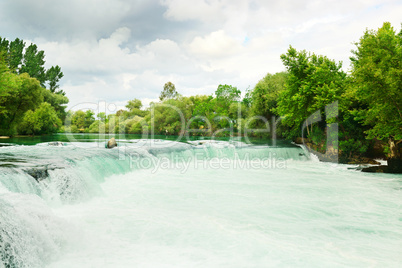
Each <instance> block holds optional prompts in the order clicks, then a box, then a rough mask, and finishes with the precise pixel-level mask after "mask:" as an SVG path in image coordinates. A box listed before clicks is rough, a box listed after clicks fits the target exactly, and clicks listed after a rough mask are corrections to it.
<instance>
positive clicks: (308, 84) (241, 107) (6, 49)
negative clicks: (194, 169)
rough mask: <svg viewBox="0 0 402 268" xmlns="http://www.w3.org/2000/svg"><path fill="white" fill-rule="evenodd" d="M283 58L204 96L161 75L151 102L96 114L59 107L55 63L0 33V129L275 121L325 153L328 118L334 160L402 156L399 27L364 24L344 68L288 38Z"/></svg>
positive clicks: (243, 131) (228, 128) (62, 99)
mask: <svg viewBox="0 0 402 268" xmlns="http://www.w3.org/2000/svg"><path fill="white" fill-rule="evenodd" d="M280 58H281V60H282V62H283V65H284V67H285V69H286V71H284V72H279V73H275V74H270V73H268V74H267V75H266V76H265V77H263V78H262V79H261V80H260V81H258V83H257V84H256V85H255V87H254V88H253V89H250V90H246V91H245V92H243V94H242V92H241V91H240V90H239V89H238V88H237V87H236V86H233V85H227V84H221V85H219V86H217V89H216V91H215V93H214V94H211V95H196V96H182V95H181V94H180V90H177V89H176V87H175V85H174V84H173V83H172V82H167V83H166V84H165V85H164V86H163V90H162V91H161V94H160V97H159V100H160V101H159V102H154V103H151V104H150V107H147V108H144V107H143V105H142V103H141V101H140V100H139V99H133V100H130V101H128V103H127V105H126V107H125V108H126V109H122V110H119V111H117V112H116V113H115V114H105V113H97V114H95V112H94V111H91V110H86V111H81V110H78V111H66V104H67V103H68V98H67V97H66V96H65V93H64V91H63V90H60V89H59V80H60V79H61V78H62V77H63V73H62V72H61V68H60V67H59V66H57V65H56V66H55V67H51V68H50V69H48V70H45V68H44V52H43V51H38V49H37V47H36V45H34V44H31V45H29V46H28V47H26V48H25V43H24V42H23V41H22V40H19V39H16V40H15V41H12V42H9V41H7V40H6V39H0V90H1V91H0V135H8V136H10V135H17V134H25V135H38V134H51V133H56V132H67V133H80V132H81V133H116V134H119V133H120V134H124V133H125V134H148V133H154V134H163V135H191V136H209V137H211V136H213V137H221V136H245V135H248V136H254V137H261V138H270V137H272V131H273V130H274V129H275V131H276V136H277V137H278V138H281V139H288V140H294V141H297V140H298V139H300V137H301V136H302V135H303V137H304V138H305V141H306V142H307V143H308V144H309V146H312V147H313V148H314V149H315V150H317V151H319V152H325V151H326V150H327V149H329V148H327V147H328V144H326V143H325V140H326V139H327V136H328V135H330V133H329V131H328V129H329V128H328V126H329V125H331V124H334V123H337V124H338V126H339V142H338V143H334V144H332V145H331V147H332V148H331V149H333V150H335V151H336V152H337V153H339V157H340V158H339V160H340V162H343V163H353V162H362V161H363V159H364V158H375V157H381V156H386V157H388V159H399V160H397V161H399V162H398V163H402V162H400V161H401V158H402V30H401V31H399V33H398V32H396V31H395V29H394V28H393V27H392V26H391V24H390V23H388V22H386V23H384V24H383V26H382V27H381V28H379V29H378V30H369V29H367V30H366V31H365V32H364V34H363V36H362V37H361V38H360V39H359V40H358V41H357V42H356V43H355V49H354V50H353V51H352V52H351V56H350V60H351V66H350V70H349V71H348V72H345V71H344V70H343V69H342V62H336V61H335V60H332V59H329V58H327V57H326V56H324V55H316V54H314V53H311V52H308V51H305V50H297V49H296V48H294V47H292V46H290V47H289V48H288V50H287V51H286V53H284V54H282V55H281V56H280ZM334 103H335V104H336V105H337V107H338V109H337V112H336V114H332V115H331V114H329V113H328V107H329V105H331V104H334ZM312 115H313V116H312ZM307 118H309V120H310V121H306V119H307ZM63 123H64V124H63ZM277 123H278V124H277ZM302 130H303V133H302ZM304 130H305V131H304ZM401 166H402V165H401Z"/></svg>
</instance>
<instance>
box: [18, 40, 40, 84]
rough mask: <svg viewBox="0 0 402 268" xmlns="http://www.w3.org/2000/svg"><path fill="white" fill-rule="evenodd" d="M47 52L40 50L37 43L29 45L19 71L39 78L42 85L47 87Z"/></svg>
mask: <svg viewBox="0 0 402 268" xmlns="http://www.w3.org/2000/svg"><path fill="white" fill-rule="evenodd" d="M44 64H45V53H44V51H43V50H40V51H38V47H37V46H36V45H35V44H31V45H29V46H28V47H27V48H26V50H25V54H24V60H23V63H22V66H21V68H20V70H19V73H20V74H22V73H27V74H29V75H30V76H31V77H34V78H36V79H38V81H39V83H40V85H41V87H45V82H46V72H45V67H44Z"/></svg>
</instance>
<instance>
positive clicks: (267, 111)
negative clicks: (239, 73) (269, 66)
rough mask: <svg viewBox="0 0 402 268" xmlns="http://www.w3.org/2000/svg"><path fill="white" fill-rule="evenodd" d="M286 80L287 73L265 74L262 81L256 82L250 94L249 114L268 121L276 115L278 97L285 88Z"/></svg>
mask: <svg viewBox="0 0 402 268" xmlns="http://www.w3.org/2000/svg"><path fill="white" fill-rule="evenodd" d="M287 78H288V73H287V72H280V73H276V74H269V73H268V74H267V75H266V76H265V77H264V78H263V79H261V80H260V81H258V83H257V84H256V85H255V87H254V89H253V91H252V92H251V103H252V106H251V113H252V115H259V116H263V117H265V118H267V119H268V120H269V119H270V118H271V117H272V116H273V115H276V116H277V115H278V114H277V113H276V110H275V109H276V108H277V105H278V104H277V103H278V98H279V95H280V94H281V93H282V91H283V90H284V88H285V84H286V81H287Z"/></svg>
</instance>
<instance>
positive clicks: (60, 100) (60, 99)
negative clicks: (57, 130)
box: [43, 89, 69, 121]
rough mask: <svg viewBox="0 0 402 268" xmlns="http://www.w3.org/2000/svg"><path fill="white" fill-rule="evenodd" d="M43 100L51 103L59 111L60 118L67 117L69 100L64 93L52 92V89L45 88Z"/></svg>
mask: <svg viewBox="0 0 402 268" xmlns="http://www.w3.org/2000/svg"><path fill="white" fill-rule="evenodd" d="M43 100H44V101H45V102H47V103H50V105H52V107H53V108H54V110H55V111H56V113H57V116H58V117H59V118H60V120H62V121H64V120H65V119H66V115H67V112H66V108H67V106H66V105H67V103H68V102H69V100H68V98H67V97H66V96H64V95H62V94H57V93H52V92H51V91H50V90H46V89H44V90H43Z"/></svg>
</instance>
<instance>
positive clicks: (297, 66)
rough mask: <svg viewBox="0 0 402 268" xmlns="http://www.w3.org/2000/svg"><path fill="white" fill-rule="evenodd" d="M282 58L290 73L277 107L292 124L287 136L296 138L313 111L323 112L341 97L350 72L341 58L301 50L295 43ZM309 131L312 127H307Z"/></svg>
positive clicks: (286, 120)
mask: <svg viewBox="0 0 402 268" xmlns="http://www.w3.org/2000/svg"><path fill="white" fill-rule="evenodd" d="M281 59H282V62H283V64H284V65H285V66H286V69H287V71H288V73H289V76H288V80H287V83H286V85H285V89H284V90H283V91H282V93H281V94H280V97H279V101H278V108H277V110H276V111H277V113H278V114H279V115H281V116H285V118H284V120H283V123H284V124H285V125H287V126H289V127H291V130H290V131H289V132H288V133H286V136H287V137H288V138H294V137H296V136H298V135H300V126H301V124H302V123H303V122H304V121H305V120H306V119H307V118H308V117H309V116H310V115H312V114H313V113H314V112H316V111H318V110H321V112H323V111H324V108H325V106H326V105H328V104H330V103H332V102H334V101H336V100H339V99H340V96H341V94H342V93H343V92H344V90H345V81H346V73H345V72H343V71H342V70H341V67H342V63H341V62H339V63H336V62H335V61H334V60H330V59H328V58H327V57H325V56H320V55H319V56H317V55H315V54H309V53H307V52H306V51H304V50H303V51H299V52H298V51H297V50H296V49H295V48H293V47H290V48H289V49H288V52H287V53H286V54H283V55H281ZM307 132H308V134H309V132H311V129H310V130H309V129H308V128H307Z"/></svg>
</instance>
